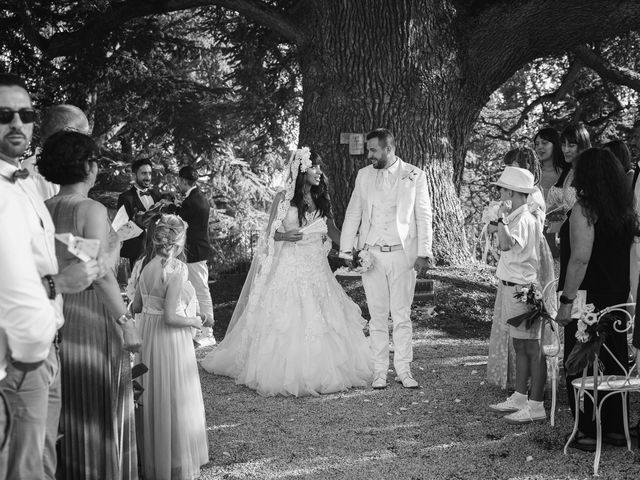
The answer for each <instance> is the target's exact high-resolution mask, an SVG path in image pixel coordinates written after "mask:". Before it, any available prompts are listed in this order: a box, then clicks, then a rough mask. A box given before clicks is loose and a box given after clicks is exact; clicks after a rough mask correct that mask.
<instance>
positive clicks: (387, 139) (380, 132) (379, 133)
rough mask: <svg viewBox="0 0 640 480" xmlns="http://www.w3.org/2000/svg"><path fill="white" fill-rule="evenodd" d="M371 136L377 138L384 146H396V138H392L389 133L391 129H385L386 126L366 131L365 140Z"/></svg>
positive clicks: (391, 134)
mask: <svg viewBox="0 0 640 480" xmlns="http://www.w3.org/2000/svg"><path fill="white" fill-rule="evenodd" d="M372 138H377V139H378V142H380V143H381V144H383V145H384V146H385V147H386V146H390V147H394V148H395V146H396V139H395V138H394V136H393V133H391V130H387V129H386V128H376V129H375V130H371V131H370V132H369V133H367V140H371V139H372Z"/></svg>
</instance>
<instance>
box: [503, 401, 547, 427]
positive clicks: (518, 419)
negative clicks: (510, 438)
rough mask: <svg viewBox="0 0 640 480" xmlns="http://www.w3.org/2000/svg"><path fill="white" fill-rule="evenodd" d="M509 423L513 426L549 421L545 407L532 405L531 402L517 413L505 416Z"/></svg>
mask: <svg viewBox="0 0 640 480" xmlns="http://www.w3.org/2000/svg"><path fill="white" fill-rule="evenodd" d="M503 418H504V419H505V420H506V421H507V423H511V424H513V425H520V424H522V423H533V422H544V421H545V420H546V419H547V412H546V411H545V409H544V405H537V406H534V405H531V403H530V402H528V403H527V405H526V406H525V407H524V408H523V409H521V410H518V411H517V412H515V413H511V414H509V415H505V416H504V417H503Z"/></svg>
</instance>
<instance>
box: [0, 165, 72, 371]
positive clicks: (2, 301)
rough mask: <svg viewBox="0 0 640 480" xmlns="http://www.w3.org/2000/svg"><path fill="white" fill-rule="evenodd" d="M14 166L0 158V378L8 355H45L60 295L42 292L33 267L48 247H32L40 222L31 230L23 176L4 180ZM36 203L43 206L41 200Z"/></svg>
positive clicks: (25, 358) (33, 358)
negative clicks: (38, 249) (51, 297)
mask: <svg viewBox="0 0 640 480" xmlns="http://www.w3.org/2000/svg"><path fill="white" fill-rule="evenodd" d="M15 170H16V168H15V167H14V166H13V165H10V164H8V163H7V162H4V161H1V160H0V177H1V178H0V232H2V233H1V234H0V379H2V378H3V377H4V376H5V374H6V373H5V368H6V362H7V358H8V357H9V356H11V357H12V358H13V359H15V360H17V361H20V362H25V363H33V362H38V361H42V360H44V359H45V358H47V355H48V354H49V348H50V347H51V342H52V340H53V337H54V335H55V333H56V330H57V328H58V326H59V325H61V324H62V312H61V308H60V307H61V301H60V302H52V301H50V300H49V299H48V298H47V294H46V292H45V288H44V286H43V284H42V281H41V275H42V274H41V273H40V272H39V271H38V269H39V268H40V267H42V265H39V266H38V262H40V263H41V264H42V262H43V259H44V258H45V257H46V256H47V255H48V249H47V248H44V250H45V252H44V253H43V252H38V253H37V254H36V252H35V251H34V248H33V246H34V244H38V243H40V242H41V241H42V240H43V237H44V230H43V228H42V227H40V232H35V235H34V232H33V231H32V230H31V229H32V227H33V221H34V219H35V218H37V215H35V212H33V211H31V210H32V208H31V207H30V204H29V200H28V199H26V198H25V194H24V193H23V190H22V189H21V188H20V187H19V186H18V185H17V183H19V182H23V181H22V180H19V181H18V182H16V183H12V182H11V181H9V180H7V178H10V176H11V174H12V173H13V171H15ZM40 202H41V203H42V201H40ZM42 207H43V208H44V209H45V210H46V208H45V207H44V204H43V205H42ZM30 211H31V212H30ZM38 226H39V220H38ZM53 260H55V254H54V257H53ZM54 265H55V269H52V270H51V271H49V272H47V273H56V272H57V263H54ZM59 297H60V296H59Z"/></svg>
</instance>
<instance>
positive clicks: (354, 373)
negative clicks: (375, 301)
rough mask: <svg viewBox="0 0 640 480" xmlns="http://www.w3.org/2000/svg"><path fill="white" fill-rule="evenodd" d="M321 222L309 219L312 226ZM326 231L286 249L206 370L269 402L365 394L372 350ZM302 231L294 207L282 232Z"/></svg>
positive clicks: (205, 364)
mask: <svg viewBox="0 0 640 480" xmlns="http://www.w3.org/2000/svg"><path fill="white" fill-rule="evenodd" d="M313 220H316V216H315V215H314V214H309V215H307V216H306V224H308V223H309V222H311V221H313ZM321 221H322V222H323V224H324V229H321V230H319V231H317V232H315V233H310V234H308V235H305V236H304V237H303V239H302V240H300V241H298V242H295V243H292V242H282V243H283V245H282V247H281V251H280V253H279V255H278V256H277V257H276V258H274V260H273V266H272V272H271V273H270V275H269V278H268V279H267V283H266V286H265V288H263V289H262V294H261V298H259V299H257V300H258V301H257V302H256V305H259V306H260V308H259V309H254V310H253V311H252V310H248V311H246V312H245V313H244V314H243V316H242V317H241V318H240V319H239V320H238V325H237V327H235V328H234V329H233V330H232V331H231V332H228V335H227V337H225V339H224V340H223V341H222V342H221V343H220V345H219V346H218V347H217V348H216V349H214V350H213V351H212V352H211V353H210V354H209V355H208V356H207V358H205V359H204V360H203V362H202V366H203V368H205V369H206V370H208V371H210V372H213V373H216V374H221V375H227V376H231V377H233V378H235V379H236V382H237V383H240V384H243V385H247V386H248V387H250V388H253V389H255V390H257V391H258V392H259V393H261V394H263V395H277V394H282V395H296V396H299V395H317V394H319V393H329V392H335V391H340V390H345V389H347V388H349V387H352V386H364V385H366V383H367V382H368V381H369V379H370V377H371V354H370V350H369V342H368V340H367V339H366V337H365V336H364V334H363V332H362V327H363V326H364V320H363V319H362V316H361V312H360V308H359V307H358V306H357V305H356V304H355V303H354V302H353V301H352V300H351V299H350V298H349V297H348V295H347V294H346V293H345V292H344V290H343V289H342V287H341V286H340V284H339V283H338V282H337V281H336V279H335V277H334V276H333V273H332V272H331V269H330V268H329V263H328V261H327V251H326V248H325V245H324V240H325V237H326V233H327V228H326V222H325V221H324V220H321ZM294 228H298V215H297V209H295V207H290V209H289V211H288V212H287V214H286V216H285V218H284V219H283V222H282V228H281V231H282V230H285V231H286V230H292V229H294Z"/></svg>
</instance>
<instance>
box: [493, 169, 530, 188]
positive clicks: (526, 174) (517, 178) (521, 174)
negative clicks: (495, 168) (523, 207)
mask: <svg viewBox="0 0 640 480" xmlns="http://www.w3.org/2000/svg"><path fill="white" fill-rule="evenodd" d="M491 185H497V186H499V187H502V188H506V189H508V190H513V191H514V192H520V193H533V192H535V191H536V187H534V186H533V173H531V172H530V171H529V170H526V169H524V168H518V167H504V170H503V171H502V174H501V175H500V178H499V179H498V181H497V182H491Z"/></svg>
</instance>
